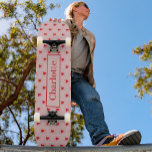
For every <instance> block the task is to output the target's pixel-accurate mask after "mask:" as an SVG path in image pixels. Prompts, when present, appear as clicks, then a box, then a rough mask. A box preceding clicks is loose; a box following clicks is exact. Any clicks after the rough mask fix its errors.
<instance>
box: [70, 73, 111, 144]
mask: <svg viewBox="0 0 152 152" xmlns="http://www.w3.org/2000/svg"><path fill="white" fill-rule="evenodd" d="M71 98H72V101H74V102H76V103H77V104H78V105H79V106H80V109H81V112H82V114H83V117H84V121H85V126H86V129H87V130H88V132H89V134H90V137H91V141H92V144H93V145H96V144H98V142H100V140H102V139H103V138H104V137H105V136H107V135H110V133H109V129H108V126H107V124H106V122H105V119H104V112H103V107H102V103H101V102H100V96H99V94H98V93H97V91H96V89H95V88H93V87H92V86H91V85H90V83H89V82H88V81H86V80H85V78H84V77H83V75H81V74H78V73H75V72H71Z"/></svg>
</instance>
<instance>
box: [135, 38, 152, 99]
mask: <svg viewBox="0 0 152 152" xmlns="http://www.w3.org/2000/svg"><path fill="white" fill-rule="evenodd" d="M133 53H134V54H136V55H138V56H139V57H140V60H141V61H143V62H145V63H146V65H148V66H144V67H140V68H135V73H134V74H133V76H134V77H135V79H136V83H135V85H134V88H135V89H137V91H138V96H139V97H140V98H141V99H142V98H143V97H144V94H148V95H150V96H152V41H150V42H149V43H148V44H144V45H143V47H137V48H136V49H134V50H133Z"/></svg>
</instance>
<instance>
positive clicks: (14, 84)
mask: <svg viewBox="0 0 152 152" xmlns="http://www.w3.org/2000/svg"><path fill="white" fill-rule="evenodd" d="M0 81H6V82H8V83H11V84H12V85H13V86H15V87H16V88H17V85H16V83H14V82H12V81H10V80H7V79H2V78H0Z"/></svg>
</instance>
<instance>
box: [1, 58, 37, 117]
mask: <svg viewBox="0 0 152 152" xmlns="http://www.w3.org/2000/svg"><path fill="white" fill-rule="evenodd" d="M35 64H36V58H35V59H33V60H32V61H31V62H30V63H29V65H28V67H27V68H26V69H25V71H24V72H23V76H22V78H21V79H20V81H19V84H18V85H17V88H16V90H15V92H14V94H12V95H11V96H10V97H9V98H8V99H7V100H6V101H4V102H2V103H0V115H1V114H2V111H3V110H4V109H5V108H6V107H7V106H9V105H11V104H13V102H14V100H16V99H17V97H18V95H19V93H20V91H21V89H22V87H23V85H24V81H25V79H26V77H27V76H28V74H29V73H30V71H31V70H32V68H33V67H34V66H35Z"/></svg>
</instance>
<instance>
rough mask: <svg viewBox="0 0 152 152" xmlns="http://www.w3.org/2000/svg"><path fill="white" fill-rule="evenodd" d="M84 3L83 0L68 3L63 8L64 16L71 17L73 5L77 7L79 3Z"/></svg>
mask: <svg viewBox="0 0 152 152" xmlns="http://www.w3.org/2000/svg"><path fill="white" fill-rule="evenodd" d="M82 4H85V2H83V1H78V2H74V3H72V4H70V5H69V6H68V7H67V8H66V9H65V16H66V19H73V17H74V15H73V7H79V6H80V5H82Z"/></svg>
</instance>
